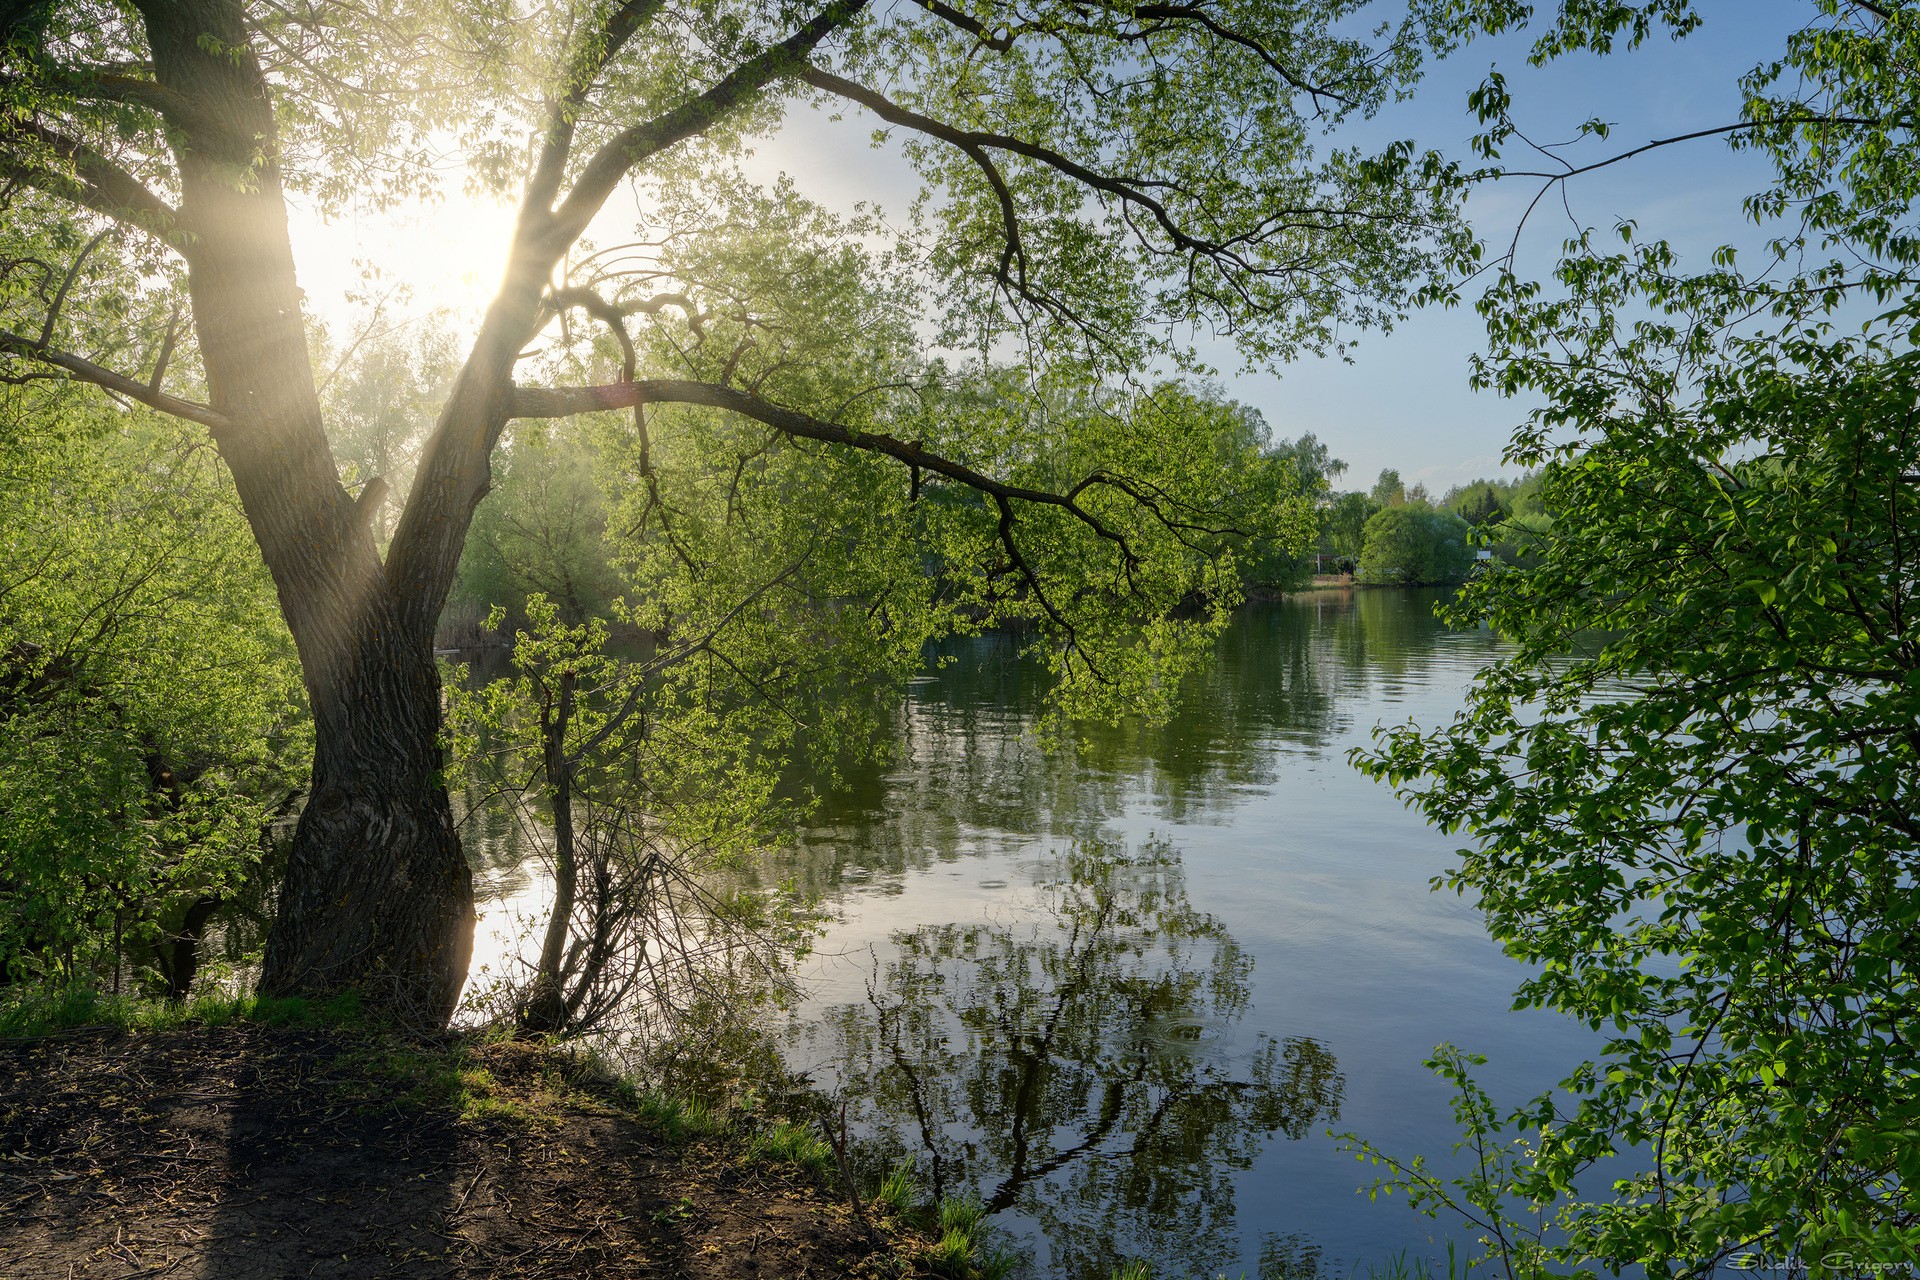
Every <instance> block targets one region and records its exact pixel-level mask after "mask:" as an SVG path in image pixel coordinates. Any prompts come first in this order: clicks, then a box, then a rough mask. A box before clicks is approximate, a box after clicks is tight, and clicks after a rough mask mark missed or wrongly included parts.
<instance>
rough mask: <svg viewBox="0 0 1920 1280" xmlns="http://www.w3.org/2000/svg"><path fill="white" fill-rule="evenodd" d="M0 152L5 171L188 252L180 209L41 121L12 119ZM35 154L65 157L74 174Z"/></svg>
mask: <svg viewBox="0 0 1920 1280" xmlns="http://www.w3.org/2000/svg"><path fill="white" fill-rule="evenodd" d="M0 147H4V148H5V151H6V153H7V154H5V155H4V156H0V168H4V169H6V170H8V171H10V172H11V173H13V174H14V175H15V176H16V177H18V178H20V179H21V180H22V181H24V182H26V183H27V184H29V185H31V186H35V187H38V188H40V189H41V190H42V191H45V192H47V193H48V194H49V195H54V196H58V197H60V198H62V199H66V200H72V201H74V202H75V203H77V204H80V205H82V206H84V207H86V208H88V209H91V210H93V211H94V212H95V213H100V214H105V215H106V216H107V217H109V218H113V219H114V220H116V221H119V222H124V223H126V224H127V225H129V226H132V227H135V228H138V229H139V230H141V231H144V232H146V233H148V234H149V235H152V236H156V237H158V238H159V239H160V240H161V241H163V242H165V243H166V244H169V245H172V246H173V247H174V248H176V249H178V248H182V246H183V242H184V241H183V237H182V235H181V231H182V226H181V217H180V213H179V210H177V209H175V208H174V207H173V206H172V205H170V204H168V203H167V202H166V201H164V200H162V199H161V198H160V197H159V196H157V195H155V194H154V193H153V192H151V191H149V190H148V189H147V188H146V187H145V186H144V185H142V184H141V182H140V181H139V179H137V178H135V177H134V176H133V175H132V174H130V173H128V172H127V171H126V170H125V169H122V168H121V167H120V166H119V165H116V164H114V163H113V162H112V161H111V160H108V159H107V158H106V157H105V156H103V155H101V154H100V153H99V152H97V151H95V150H93V149H92V148H91V147H88V146H87V145H86V144H85V143H83V142H80V141H78V140H77V139H74V138H70V137H68V136H67V135H65V134H63V133H60V132H58V131H57V130H54V129H51V128H49V127H48V126H47V125H45V124H43V123H41V122H40V121H38V120H12V119H10V120H7V121H5V123H0ZM34 151H40V152H43V153H51V154H52V155H54V156H57V157H59V158H60V159H62V160H64V161H66V162H67V163H68V164H70V165H72V166H73V172H72V173H65V172H62V171H61V170H59V169H55V168H51V167H49V166H47V165H45V164H43V163H38V162H36V160H35V159H34V158H33V156H32V154H31V153H32V152H34Z"/></svg>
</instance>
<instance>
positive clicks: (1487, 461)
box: [755, 0, 1813, 496]
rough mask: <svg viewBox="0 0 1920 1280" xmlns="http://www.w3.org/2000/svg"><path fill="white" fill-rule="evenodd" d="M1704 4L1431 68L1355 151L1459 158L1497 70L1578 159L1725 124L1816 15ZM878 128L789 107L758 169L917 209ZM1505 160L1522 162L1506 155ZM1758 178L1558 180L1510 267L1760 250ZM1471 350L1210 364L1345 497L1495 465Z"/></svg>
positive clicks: (832, 192)
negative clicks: (1574, 254)
mask: <svg viewBox="0 0 1920 1280" xmlns="http://www.w3.org/2000/svg"><path fill="white" fill-rule="evenodd" d="M1542 7H1543V8H1546V7H1550V5H1547V4H1543V5H1542ZM1698 7H1699V9H1700V12H1701V13H1702V16H1703V17H1704V18H1705V19H1706V22H1705V25H1704V26H1703V27H1702V28H1701V29H1700V30H1698V31H1696V32H1695V33H1694V34H1693V35H1691V36H1689V37H1688V38H1687V39H1686V40H1684V41H1679V42H1675V41H1672V40H1670V39H1668V38H1666V37H1664V36H1662V37H1660V38H1658V39H1657V40H1655V41H1653V42H1650V43H1649V44H1648V45H1646V46H1643V47H1642V48H1641V49H1638V50H1635V51H1633V52H1631V53H1624V52H1621V53H1615V54H1614V55H1612V56H1610V57H1606V58H1596V57H1592V56H1581V57H1577V58H1569V59H1567V60H1565V61H1562V62H1558V63H1555V64H1553V65H1551V66H1549V67H1546V68H1532V67H1529V66H1528V65H1527V61H1526V50H1527V45H1528V43H1529V42H1528V40H1527V39H1525V38H1523V37H1522V38H1516V37H1512V36H1507V37H1501V38H1499V39H1484V40H1480V41H1477V42H1475V43H1473V44H1470V45H1468V46H1467V47H1466V48H1464V49H1462V50H1461V51H1459V52H1458V53H1456V54H1455V55H1454V56H1453V57H1452V58H1450V59H1448V60H1447V61H1445V62H1443V63H1440V64H1438V65H1436V66H1435V67H1434V68H1433V69H1432V70H1431V71H1430V72H1429V74H1428V76H1427V78H1426V80H1425V81H1424V82H1423V84H1422V85H1421V87H1420V91H1419V92H1418V93H1417V94H1416V96H1415V97H1414V98H1412V99H1411V100H1409V101H1407V102H1404V103H1400V104H1397V105H1395V106H1394V107H1392V108H1389V109H1388V110H1387V111H1386V112H1384V113H1382V115H1381V116H1380V117H1379V118H1377V119H1376V120H1374V121H1371V122H1368V123H1367V124H1366V125H1365V126H1364V127H1363V129H1362V131H1361V132H1360V133H1359V134H1357V135H1353V137H1354V140H1356V141H1361V142H1366V141H1385V140H1387V139H1390V138H1398V137H1411V138H1414V139H1416V140H1417V141H1419V142H1420V143H1421V144H1422V145H1425V146H1432V147H1436V148H1439V149H1440V150H1442V151H1444V152H1446V153H1448V154H1449V155H1457V156H1459V157H1460V158H1461V159H1462V160H1463V161H1466V160H1469V159H1470V158H1471V157H1470V153H1469V150H1468V141H1469V139H1470V138H1471V137H1472V135H1473V134H1474V132H1475V131H1476V122H1475V121H1474V119H1473V116H1472V114H1471V112H1470V111H1469V110H1468V108H1467V95H1468V94H1469V93H1470V92H1471V91H1472V90H1473V88H1474V87H1475V86H1477V85H1478V84H1479V83H1480V81H1481V80H1482V79H1483V78H1484V76H1485V75H1486V72H1487V70H1488V68H1489V67H1490V66H1496V65H1497V66H1498V67H1499V68H1500V70H1501V71H1502V72H1503V73H1504V74H1505V75H1506V77H1507V81H1508V85H1509V88H1510V90H1511V92H1512V94H1513V98H1514V113H1515V118H1516V120H1517V121H1519V122H1520V123H1521V127H1522V128H1523V129H1524V130H1525V131H1526V133H1527V134H1528V136H1530V137H1532V138H1534V139H1535V140H1536V141H1539V142H1557V141H1561V140H1563V139H1567V138H1571V137H1573V136H1574V135H1575V134H1576V132H1577V130H1578V126H1579V124H1580V122H1582V121H1584V120H1587V119H1590V118H1592V117H1596V116H1598V117H1600V118H1602V119H1605V120H1607V121H1609V122H1611V123H1613V124H1614V125H1616V126H1617V128H1616V129H1615V131H1614V133H1613V136H1612V137H1611V138H1610V139H1608V140H1606V141H1595V140H1588V142H1587V143H1586V144H1584V147H1585V150H1584V153H1583V154H1585V155H1586V156H1587V158H1589V159H1599V158H1602V157H1603V156H1604V155H1607V154H1612V153H1613V152H1615V151H1619V150H1625V149H1628V148H1631V147H1634V146H1638V145H1640V144H1641V143H1642V142H1645V141H1648V140H1651V139H1655V138H1665V137H1671V136H1674V135H1676V134H1683V133H1689V132H1692V131H1694V130H1696V129H1701V128H1707V127H1711V126H1714V125H1718V124H1724V123H1729V122H1731V121H1733V120H1734V119H1736V118H1737V109H1738V106H1739V95H1738V93H1737V91H1736V85H1737V82H1738V79H1739V77H1740V75H1741V74H1742V73H1743V72H1745V71H1747V70H1749V69H1750V68H1752V67H1753V66H1754V65H1755V64H1756V63H1757V62H1759V61H1761V60H1762V59H1763V58H1766V57H1769V56H1771V55H1774V54H1777V53H1778V52H1779V51H1780V49H1781V48H1782V47H1783V41H1784V37H1785V36H1786V34H1787V33H1788V32H1790V31H1793V30H1795V29H1797V28H1798V27H1799V26H1801V25H1804V23H1805V22H1806V21H1807V20H1808V18H1809V17H1810V16H1811V15H1812V13H1813V6H1812V4H1811V3H1809V2H1808V0H1698ZM1391 8H1392V6H1391V5H1382V6H1379V11H1380V12H1383V13H1384V12H1390V11H1391ZM874 123H875V122H874V121H872V120H870V119H862V118H860V117H859V116H858V115H857V114H850V115H849V117H848V118H847V119H846V120H844V121H841V122H838V123H833V122H829V121H828V120H826V119H825V118H824V117H823V116H821V115H819V114H816V113H812V112H806V113H796V115H795V116H794V117H792V118H790V119H789V121H788V124H787V127H786V128H785V129H784V130H783V131H782V132H781V133H780V134H779V135H776V136H775V137H774V138H772V139H770V140H768V141H767V142H765V143H763V144H762V145H761V146H760V148H759V153H758V157H757V160H758V164H756V166H755V168H756V169H757V170H761V171H763V172H765V173H768V174H771V173H772V172H774V171H775V170H778V169H785V170H787V171H790V172H793V173H795V174H796V175H797V176H798V177H799V178H800V179H801V184H800V185H801V188H802V190H804V191H806V192H807V193H808V194H809V195H813V196H815V197H816V198H822V199H824V200H825V201H826V202H827V203H828V204H830V205H839V204H849V203H851V201H852V200H854V199H858V198H863V197H864V198H867V199H873V200H877V201H879V202H880V203H881V204H882V205H884V206H885V207H886V208H887V209H888V210H889V211H894V210H902V209H904V208H905V207H906V205H907V204H908V202H909V201H910V199H911V192H912V189H913V179H912V175H911V174H910V173H909V172H908V171H907V170H906V168H905V166H904V165H902V164H901V163H900V162H899V161H898V160H897V159H896V158H894V157H893V156H891V155H889V154H887V153H885V152H876V151H873V150H871V149H868V148H867V146H866V138H867V136H868V134H869V132H870V131H871V129H872V128H873V125H874ZM1347 136H1349V135H1345V134H1342V135H1340V137H1342V138H1344V137H1347ZM1336 140H1338V139H1336ZM1563 154H1567V155H1569V156H1570V157H1571V156H1574V155H1575V154H1576V153H1573V152H1566V153H1563ZM1509 158H1510V159H1512V160H1514V161H1516V162H1517V161H1522V160H1526V159H1527V157H1525V156H1523V155H1521V154H1520V151H1519V149H1518V148H1517V147H1516V148H1515V149H1514V150H1512V151H1510V152H1509ZM1576 162H1577V161H1576ZM1522 167H1527V168H1533V167H1538V166H1536V165H1533V164H1531V163H1527V164H1524V165H1522ZM1767 178H1768V171H1767V169H1766V167H1765V165H1764V163H1763V162H1761V161H1759V160H1757V159H1756V158H1755V157H1753V156H1752V155H1750V154H1735V153H1732V152H1730V151H1729V150H1728V149H1727V147H1726V145H1725V143H1724V142H1722V141H1719V140H1714V139H1709V140H1703V141H1699V142H1693V143H1687V144H1682V145H1680V146H1676V147H1672V148H1666V149H1663V150H1661V151H1657V152H1653V153H1650V154H1648V155H1646V156H1643V157H1640V158H1638V159H1635V160H1632V161H1628V162H1625V163H1623V164H1621V165H1616V166H1613V167H1612V168H1610V169H1608V170H1605V171H1604V172H1601V173H1597V174H1593V175H1590V176H1587V177H1585V178H1583V179H1581V180H1580V181H1579V182H1577V183H1575V184H1572V185H1570V186H1569V188H1568V191H1567V194H1568V203H1569V204H1570V205H1571V210H1572V215H1573V217H1572V220H1570V219H1569V216H1568V211H1567V209H1566V208H1564V207H1563V206H1562V204H1561V202H1560V199H1559V197H1558V196H1557V195H1551V196H1549V198H1548V199H1547V200H1545V201H1542V202H1541V205H1540V207H1539V208H1538V209H1536V210H1535V212H1534V214H1533V215H1532V217H1531V218H1530V219H1529V220H1528V222H1527V224H1526V228H1525V231H1524V234H1523V235H1522V238H1521V242H1520V254H1519V258H1518V261H1519V266H1520V269H1521V270H1523V271H1529V272H1536V273H1541V274H1544V273H1546V272H1547V271H1549V270H1550V269H1551V268H1552V266H1553V263H1554V259H1555V256H1556V253H1557V250H1558V248H1559V246H1560V244H1561V242H1562V241H1563V240H1565V239H1566V238H1567V236H1568V234H1569V233H1570V232H1571V231H1573V230H1575V229H1577V226H1578V225H1585V226H1592V227H1603V228H1604V227H1610V226H1612V225H1613V224H1614V223H1615V222H1617V221H1618V220H1620V219H1622V218H1633V219H1636V220H1637V221H1638V222H1639V223H1640V226H1641V228H1642V229H1643V231H1645V232H1647V233H1649V234H1651V235H1658V236H1664V237H1666V238H1668V239H1671V240H1672V241H1674V243H1675V244H1676V245H1677V246H1680V247H1681V248H1682V249H1683V250H1684V251H1686V252H1687V253H1688V256H1689V257H1690V258H1691V257H1693V256H1695V255H1697V256H1698V258H1699V259H1700V260H1702V261H1704V259H1705V256H1706V254H1707V253H1708V252H1710V251H1711V250H1712V249H1713V248H1714V247H1716V246H1718V245H1720V244H1722V243H1728V242H1733V243H1757V242H1758V239H1759V236H1758V235H1757V234H1756V232H1755V230H1754V228H1752V227H1751V226H1750V225H1747V224H1745V223H1744V221H1743V219H1742V217H1741V213H1740V201H1741V199H1742V198H1743V197H1744V196H1746V195H1748V194H1749V193H1751V192H1752V191H1754V190H1757V189H1760V188H1762V187H1764V186H1765V185H1766V182H1767ZM1538 190H1539V184H1538V183H1530V182H1523V181H1519V180H1515V181H1511V182H1507V183H1503V184H1499V185H1497V186H1494V187H1490V188H1487V189H1484V190H1483V191H1482V192H1481V193H1480V194H1478V195H1477V196H1476V197H1475V198H1474V199H1473V201H1472V203H1471V206H1470V212H1471V216H1472V217H1473V218H1474V220H1475V222H1476V225H1478V226H1479V227H1480V228H1481V229H1482V232H1483V234H1484V235H1486V236H1487V237H1488V238H1489V239H1492V240H1497V241H1498V242H1499V243H1500V245H1501V246H1502V247H1504V245H1505V244H1506V243H1507V241H1508V240H1509V239H1511V237H1512V235H1513V232H1514V230H1515V227H1516V225H1517V224H1518V222H1519V219H1520V215H1521V213H1522V211H1523V210H1524V209H1525V207H1526V205H1527V203H1528V202H1529V201H1530V200H1532V199H1533V197H1534V195H1535V193H1536V192H1537V191H1538ZM1482 338H1483V331H1482V329H1481V326H1480V320H1479V317H1478V316H1477V315H1476V314H1475V313H1474V312H1473V311H1472V310H1471V309H1470V308H1468V307H1462V308H1459V309H1457V310H1453V311H1438V310H1436V311H1430V312H1424V313H1420V314H1416V315H1414V316H1412V317H1411V318H1409V319H1408V320H1407V321H1405V322H1404V323H1403V324H1401V325H1400V326H1397V327H1396V329H1395V330H1394V332H1392V333H1391V334H1378V333H1366V334H1361V335H1359V340H1358V343H1357V346H1356V347H1355V348H1354V350H1353V351H1352V353H1351V354H1352V362H1351V363H1343V362H1341V361H1339V360H1337V359H1326V360H1309V361H1305V362H1301V363H1297V364H1294V365H1291V366H1288V367H1286V368H1284V369H1282V370H1280V371H1279V373H1278V374H1277V375H1276V374H1273V373H1267V372H1256V373H1251V374H1241V373H1236V372H1234V369H1235V367H1236V365H1237V363H1238V362H1237V359H1236V358H1235V356H1234V354H1233V353H1232V352H1231V351H1230V350H1227V349H1225V348H1224V347H1223V348H1222V349H1221V350H1220V351H1219V352H1218V353H1217V354H1213V353H1209V358H1210V359H1211V360H1212V361H1213V362H1214V363H1215V364H1216V365H1217V366H1219V367H1220V368H1221V370H1222V374H1223V376H1222V379H1221V380H1222V381H1223V382H1224V383H1225V384H1226V386H1227V388H1228V390H1229V393H1230V394H1231V395H1233V396H1234V397H1235V398H1236V399H1239V400H1242V401H1244V402H1246V403H1248V404H1251V405H1253V406H1254V407H1256V408H1258V409H1259V410H1260V411H1261V413H1262V414H1263V415H1264V416H1265V417H1266V419H1267V422H1268V424H1269V426H1270V427H1271V428H1272V430H1273V433H1274V435H1275V436H1276V437H1284V438H1288V439H1291V438H1293V437H1295V436H1298V435H1300V434H1301V433H1303V432H1308V431H1311V432H1313V433H1314V434H1316V435H1318V436H1319V437H1320V438H1321V439H1322V440H1325V441H1327V442H1329V444H1330V445H1331V446H1332V449H1333V453H1334V456H1336V457H1338V458H1341V459H1344V460H1345V461H1346V462H1347V463H1348V464H1349V467H1350V470H1349V472H1348V474H1347V476H1346V478H1345V480H1344V482H1343V483H1345V484H1346V485H1347V486H1349V487H1356V488H1365V487H1367V486H1369V485H1371V484H1372V482H1373V479H1374V477H1375V476H1376V475H1377V474H1378V473H1379V471H1380V470H1381V468H1383V467H1394V468H1397V469H1398V470H1399V471H1400V472H1401V474H1402V476H1403V478H1404V479H1405V480H1406V481H1407V482H1408V483H1409V484H1411V483H1413V482H1414V481H1416V480H1420V481H1424V482H1425V483H1426V484H1427V486H1428V488H1429V489H1431V490H1432V491H1433V492H1434V493H1435V494H1436V496H1437V495H1438V494H1439V493H1440V492H1442V491H1443V490H1445V489H1446V488H1447V487H1448V486H1449V485H1451V484H1455V483H1458V482H1461V481H1464V480H1469V479H1472V478H1474V477H1476V476H1481V475H1491V474H1494V473H1496V472H1497V471H1499V470H1500V468H1501V462H1500V454H1501V451H1502V449H1503V448H1504V447H1505V445H1506V442H1507V439H1508V436H1509V435H1510V434H1511V431H1512V428H1513V427H1514V425H1515V424H1516V423H1517V422H1519V421H1520V420H1521V419H1523V418H1524V417H1525V415H1526V411H1527V408H1528V406H1527V405H1525V404H1520V403H1515V402H1512V401H1505V400H1502V399H1500V398H1499V397H1498V396H1495V395H1491V394H1477V393H1475V392H1473V391H1472V390H1471V389H1470V388H1469V387H1468V385H1467V378H1468V364H1467V362H1468V357H1469V356H1470V355H1471V353H1472V352H1473V351H1475V350H1476V349H1478V347H1479V346H1480V345H1481V341H1482Z"/></svg>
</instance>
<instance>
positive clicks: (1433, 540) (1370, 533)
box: [1357, 503, 1473, 587]
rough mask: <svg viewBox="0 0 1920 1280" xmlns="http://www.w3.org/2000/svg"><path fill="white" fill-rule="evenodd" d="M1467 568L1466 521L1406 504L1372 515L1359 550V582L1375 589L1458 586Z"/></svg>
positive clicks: (1469, 556)
mask: <svg viewBox="0 0 1920 1280" xmlns="http://www.w3.org/2000/svg"><path fill="white" fill-rule="evenodd" d="M1472 567H1473V550H1472V548H1470V547H1469V546H1468V545H1467V522H1466V521H1464V520H1462V519H1461V518H1460V517H1459V516H1457V515H1455V514H1453V513H1452V512H1451V511H1435V510H1434V509H1433V508H1432V507H1429V506H1425V505H1415V504H1413V503H1407V504H1405V505H1402V506H1397V507H1387V508H1385V509H1384V510H1381V511H1378V512H1375V513H1374V515H1373V517H1372V518H1371V519H1369V520H1368V521H1367V525H1366V530H1365V532H1364V534H1363V540H1362V543H1361V547H1360V565H1359V569H1358V575H1357V576H1358V577H1359V579H1360V581H1362V582H1366V583H1371V584H1374V585H1380V586H1406V587H1411V586H1426V585H1430V584H1433V583H1442V582H1459V581H1461V580H1462V579H1464V578H1465V577H1466V576H1467V571H1468V570H1469V569H1471V568H1472Z"/></svg>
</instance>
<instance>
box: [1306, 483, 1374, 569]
mask: <svg viewBox="0 0 1920 1280" xmlns="http://www.w3.org/2000/svg"><path fill="white" fill-rule="evenodd" d="M1377 509H1378V508H1376V507H1375V506H1374V505H1373V500H1372V499H1371V498H1369V497H1368V496H1367V495H1366V494H1364V493H1343V494H1341V495H1340V496H1339V497H1337V498H1335V499H1334V500H1333V502H1332V503H1331V504H1329V505H1328V506H1327V507H1326V508H1325V509H1324V510H1323V511H1322V512H1321V516H1320V542H1321V547H1322V549H1323V550H1324V551H1325V552H1326V554H1328V555H1332V556H1338V557H1339V558H1340V559H1341V560H1344V561H1348V562H1350V563H1353V564H1358V563H1359V560H1360V552H1361V551H1362V550H1363V549H1364V548H1365V546H1366V537H1367V521H1369V520H1371V519H1372V518H1373V513H1374V512H1375V511H1376V510H1377Z"/></svg>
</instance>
